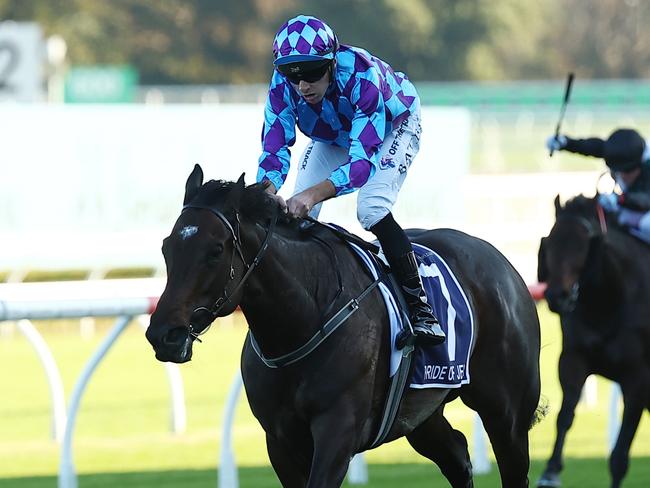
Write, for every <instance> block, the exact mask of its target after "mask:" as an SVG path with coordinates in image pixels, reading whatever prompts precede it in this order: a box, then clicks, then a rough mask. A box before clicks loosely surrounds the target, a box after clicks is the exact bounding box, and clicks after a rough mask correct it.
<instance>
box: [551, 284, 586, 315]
mask: <svg viewBox="0 0 650 488" xmlns="http://www.w3.org/2000/svg"><path fill="white" fill-rule="evenodd" d="M578 293H579V287H578V284H577V283H576V284H574V286H573V287H572V288H571V290H569V291H567V290H564V289H562V288H551V287H548V288H546V290H545V291H544V298H546V303H548V308H549V309H550V310H551V312H555V313H558V314H563V313H569V312H573V311H574V310H575V308H576V304H577V302H578Z"/></svg>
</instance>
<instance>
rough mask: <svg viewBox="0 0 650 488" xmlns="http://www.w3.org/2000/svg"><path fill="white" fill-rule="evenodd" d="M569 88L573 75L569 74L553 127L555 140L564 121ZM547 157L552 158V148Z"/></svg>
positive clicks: (569, 94) (569, 93) (569, 92)
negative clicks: (558, 116) (557, 116)
mask: <svg viewBox="0 0 650 488" xmlns="http://www.w3.org/2000/svg"><path fill="white" fill-rule="evenodd" d="M571 86H573V73H569V76H568V77H567V80H566V89H565V90H564V100H563V101H562V108H561V109H560V118H559V119H558V121H557V125H556V126H555V139H557V138H558V136H559V135H560V125H562V120H564V112H565V111H566V106H567V104H568V103H569V97H570V96H571ZM549 156H550V157H553V148H551V152H550V154H549Z"/></svg>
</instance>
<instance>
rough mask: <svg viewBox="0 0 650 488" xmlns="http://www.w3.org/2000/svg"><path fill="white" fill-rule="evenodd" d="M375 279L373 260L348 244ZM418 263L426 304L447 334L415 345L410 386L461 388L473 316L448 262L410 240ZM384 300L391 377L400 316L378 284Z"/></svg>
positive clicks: (399, 356)
mask: <svg viewBox="0 0 650 488" xmlns="http://www.w3.org/2000/svg"><path fill="white" fill-rule="evenodd" d="M351 245H352V247H353V248H354V250H355V251H356V252H357V253H358V254H359V256H360V257H361V259H362V260H363V262H364V263H365V264H366V266H367V267H368V269H369V270H370V272H371V273H372V274H373V276H374V277H375V279H376V278H377V276H378V271H377V270H376V269H375V264H374V260H373V259H372V258H371V257H370V256H369V255H368V254H367V252H366V251H365V250H363V249H361V248H360V247H359V246H356V245H355V244H351ZM413 250H414V251H415V255H416V257H417V259H418V262H419V264H420V266H419V271H420V276H421V277H422V282H423V284H424V288H425V290H426V293H427V299H428V301H429V304H430V305H431V307H432V308H433V312H434V314H435V315H436V317H438V320H439V321H440V326H441V327H442V329H443V330H444V331H445V333H446V334H447V340H446V341H445V342H444V344H441V345H438V346H428V347H417V348H416V349H415V353H414V354H415V357H414V358H413V369H412V373H411V377H410V378H409V385H410V387H411V388H460V387H461V386H462V385H465V384H467V383H469V379H470V378H469V356H470V350H471V347H472V342H473V338H474V317H473V315H472V310H471V308H470V306H469V301H468V300H467V296H466V295H465V292H464V291H463V289H462V288H461V287H460V284H459V283H458V280H457V279H456V277H455V276H454V274H453V273H452V272H451V269H449V266H447V263H445V261H444V260H443V259H442V257H440V255H438V254H437V253H436V252H434V251H432V250H431V249H428V248H427V247H424V246H422V245H420V244H416V243H413ZM379 288H380V290H381V293H382V295H383V297H384V301H385V302H386V308H387V309H388V314H389V317H390V327H391V351H392V353H391V360H390V376H393V375H394V374H395V373H396V372H397V369H398V368H399V365H400V361H401V359H402V353H401V351H399V350H397V349H396V347H395V340H396V338H397V334H398V333H399V332H400V331H401V330H402V316H401V314H400V313H399V310H398V308H397V301H396V299H395V297H393V294H392V292H391V290H390V289H389V288H388V287H387V286H386V285H385V284H384V283H380V284H379Z"/></svg>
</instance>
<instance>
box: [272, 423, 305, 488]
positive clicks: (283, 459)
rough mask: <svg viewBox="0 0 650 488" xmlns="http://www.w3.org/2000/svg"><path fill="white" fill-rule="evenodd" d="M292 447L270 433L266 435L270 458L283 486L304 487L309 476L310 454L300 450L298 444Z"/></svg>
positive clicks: (290, 487) (291, 487)
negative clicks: (297, 447)
mask: <svg viewBox="0 0 650 488" xmlns="http://www.w3.org/2000/svg"><path fill="white" fill-rule="evenodd" d="M292 447H293V449H291V448H290V447H289V446H287V445H286V444H282V443H281V442H279V441H278V440H276V439H274V438H273V437H271V436H269V435H268V434H267V435H266V449H267V451H268V453H269V459H270V460H271V465H272V466H273V470H274V471H275V474H276V475H277V476H278V479H279V480H280V483H282V486H283V487H284V488H304V487H305V486H306V484H307V477H308V476H309V467H310V466H309V461H310V456H309V453H307V452H300V450H299V449H296V446H292ZM297 453H298V456H297V455H296V454H297Z"/></svg>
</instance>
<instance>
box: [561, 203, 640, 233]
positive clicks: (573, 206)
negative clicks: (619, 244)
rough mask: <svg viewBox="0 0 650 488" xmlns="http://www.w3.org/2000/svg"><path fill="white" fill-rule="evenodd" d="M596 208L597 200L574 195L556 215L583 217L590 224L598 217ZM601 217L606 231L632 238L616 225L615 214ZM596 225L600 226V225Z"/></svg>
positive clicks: (605, 213) (606, 213)
mask: <svg viewBox="0 0 650 488" xmlns="http://www.w3.org/2000/svg"><path fill="white" fill-rule="evenodd" d="M597 208H598V205H597V199H596V198H595V197H587V196H585V195H582V194H580V195H576V196H575V197H573V198H570V199H569V200H567V201H566V202H565V204H564V206H563V207H561V209H560V212H559V213H558V217H559V216H560V215H573V216H578V217H584V218H586V219H587V220H590V221H592V222H593V221H597V222H598V219H599V217H598V214H597ZM603 215H604V216H605V221H606V224H607V228H608V229H610V230H617V231H619V232H621V233H622V234H624V235H626V236H629V237H631V238H633V236H631V235H630V234H629V232H628V231H627V230H626V229H625V228H624V227H622V226H621V225H620V224H619V223H618V219H617V218H616V215H615V214H613V213H610V212H604V213H603ZM598 225H600V223H599V224H598Z"/></svg>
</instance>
